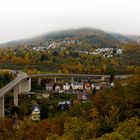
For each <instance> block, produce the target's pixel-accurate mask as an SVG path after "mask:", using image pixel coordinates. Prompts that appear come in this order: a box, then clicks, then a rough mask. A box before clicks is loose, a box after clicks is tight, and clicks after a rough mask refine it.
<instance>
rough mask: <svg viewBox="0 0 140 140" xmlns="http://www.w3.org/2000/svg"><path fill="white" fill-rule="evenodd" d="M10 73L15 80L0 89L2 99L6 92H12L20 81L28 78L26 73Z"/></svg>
mask: <svg viewBox="0 0 140 140" xmlns="http://www.w3.org/2000/svg"><path fill="white" fill-rule="evenodd" d="M11 72H12V73H15V74H16V78H15V79H14V80H12V81H11V82H9V83H8V84H7V85H5V86H4V87H2V88H1V89H0V98H1V97H3V96H4V95H5V94H6V93H7V92H8V91H10V90H12V89H13V88H14V87H15V86H16V85H17V84H18V83H20V82H21V81H22V80H24V79H25V78H27V77H28V76H27V74H26V73H23V72H21V71H18V73H17V72H16V71H11Z"/></svg>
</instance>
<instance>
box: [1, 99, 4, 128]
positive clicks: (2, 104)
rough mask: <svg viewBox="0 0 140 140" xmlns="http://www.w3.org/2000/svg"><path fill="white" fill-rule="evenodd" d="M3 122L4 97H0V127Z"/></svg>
mask: <svg viewBox="0 0 140 140" xmlns="http://www.w3.org/2000/svg"><path fill="white" fill-rule="evenodd" d="M3 124H4V97H1V98H0V127H2V126H3Z"/></svg>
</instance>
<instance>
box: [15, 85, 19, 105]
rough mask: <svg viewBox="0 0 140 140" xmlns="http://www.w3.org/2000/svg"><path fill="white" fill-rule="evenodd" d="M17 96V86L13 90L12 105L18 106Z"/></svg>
mask: <svg viewBox="0 0 140 140" xmlns="http://www.w3.org/2000/svg"><path fill="white" fill-rule="evenodd" d="M18 94H19V87H18V85H17V86H15V88H14V105H15V106H18Z"/></svg>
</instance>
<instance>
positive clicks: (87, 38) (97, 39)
mask: <svg viewBox="0 0 140 140" xmlns="http://www.w3.org/2000/svg"><path fill="white" fill-rule="evenodd" d="M72 39H74V40H79V41H83V42H86V43H89V44H92V45H93V46H98V47H115V46H116V45H118V44H127V43H136V36H128V35H122V34H119V33H110V32H105V31H103V30H100V29H94V28H80V29H70V30H62V31H55V32H50V33H46V34H43V35H40V36H36V37H33V38H29V39H22V40H17V41H11V42H7V43H4V44H1V45H0V47H14V46H20V45H34V44H36V45H38V44H40V43H41V44H42V45H43V46H44V47H47V45H46V42H52V41H64V40H72Z"/></svg>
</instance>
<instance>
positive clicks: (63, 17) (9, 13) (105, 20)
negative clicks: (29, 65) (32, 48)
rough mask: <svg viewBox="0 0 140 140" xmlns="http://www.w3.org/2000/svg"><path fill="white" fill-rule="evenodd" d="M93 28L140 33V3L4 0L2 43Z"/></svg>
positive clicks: (134, 0) (0, 15) (1, 7)
mask: <svg viewBox="0 0 140 140" xmlns="http://www.w3.org/2000/svg"><path fill="white" fill-rule="evenodd" d="M81 27H93V28H99V29H103V30H105V31H111V32H119V33H123V34H138V35H139V34H140V0H0V43H2V42H6V41H11V40H16V39H21V38H28V37H33V36H36V35H39V34H43V33H47V32H50V31H55V30H61V29H70V28H81Z"/></svg>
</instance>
